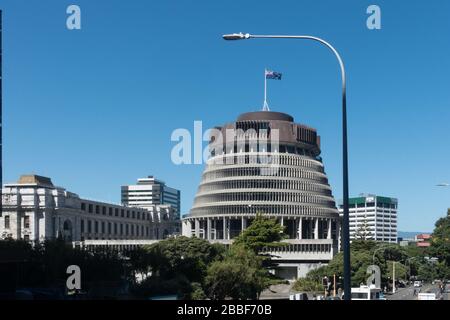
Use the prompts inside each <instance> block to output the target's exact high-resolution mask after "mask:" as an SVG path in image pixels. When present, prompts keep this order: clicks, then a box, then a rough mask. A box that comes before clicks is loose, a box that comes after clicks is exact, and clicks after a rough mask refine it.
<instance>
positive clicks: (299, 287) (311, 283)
mask: <svg viewBox="0 0 450 320" xmlns="http://www.w3.org/2000/svg"><path fill="white" fill-rule="evenodd" d="M292 289H293V290H294V291H304V292H323V290H324V288H323V285H322V283H320V282H318V281H315V280H313V279H309V278H300V279H298V280H297V281H296V282H295V283H294V285H293V286H292Z"/></svg>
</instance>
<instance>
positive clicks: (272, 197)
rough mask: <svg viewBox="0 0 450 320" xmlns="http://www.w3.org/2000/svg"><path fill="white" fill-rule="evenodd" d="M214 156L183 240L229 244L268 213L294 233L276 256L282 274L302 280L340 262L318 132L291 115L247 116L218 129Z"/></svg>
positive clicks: (186, 219)
mask: <svg viewBox="0 0 450 320" xmlns="http://www.w3.org/2000/svg"><path fill="white" fill-rule="evenodd" d="M230 133H231V134H232V135H230ZM209 151H210V155H211V157H210V159H209V160H208V161H207V163H206V168H205V169H204V172H203V175H202V180H201V182H200V185H199V187H198V191H197V194H196V197H195V200H194V204H193V207H192V209H191V211H190V213H189V214H188V215H185V216H184V218H183V223H182V230H183V234H184V235H186V236H196V237H200V238H204V239H208V240H210V241H212V242H221V243H225V244H226V243H230V242H231V241H232V239H233V238H234V237H236V236H237V235H239V233H240V232H241V231H242V230H244V229H245V228H246V227H247V226H249V225H250V224H251V223H252V220H253V219H254V217H255V215H256V214H262V215H264V216H267V217H271V218H276V219H277V220H278V221H279V223H280V224H282V225H283V226H284V227H285V233H286V234H287V235H288V239H286V240H285V241H286V242H288V243H289V245H288V246H286V247H282V248H278V249H276V250H274V251H273V252H272V253H273V254H274V255H275V256H276V257H275V258H274V259H275V260H277V263H278V269H277V270H275V272H276V273H277V274H278V275H279V276H281V277H284V278H287V279H293V278H297V277H302V276H304V275H306V273H307V272H308V271H309V270H311V269H314V268H316V267H318V266H320V265H323V264H326V263H328V262H329V261H330V260H331V259H332V258H333V256H334V254H335V253H337V251H338V248H339V246H338V241H339V239H338V235H339V231H338V230H339V213H338V210H337V208H336V204H335V200H334V198H333V195H332V191H331V187H330V185H329V184H328V179H327V176H326V174H325V170H324V166H323V163H322V159H321V157H320V153H321V150H320V137H319V136H318V135H317V132H316V130H315V129H313V128H310V127H308V126H305V125H302V124H298V123H295V122H294V119H293V117H292V116H290V115H288V114H285V113H281V112H272V111H257V112H248V113H244V114H242V115H240V116H239V117H238V119H237V120H236V121H235V122H232V123H228V124H225V125H223V126H221V127H216V128H215V130H213V131H212V133H211V136H210V143H209Z"/></svg>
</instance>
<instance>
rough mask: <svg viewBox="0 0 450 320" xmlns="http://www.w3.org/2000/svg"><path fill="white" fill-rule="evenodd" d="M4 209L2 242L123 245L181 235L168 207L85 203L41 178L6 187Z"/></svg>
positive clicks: (30, 177)
mask: <svg viewBox="0 0 450 320" xmlns="http://www.w3.org/2000/svg"><path fill="white" fill-rule="evenodd" d="M2 204H3V210H2V213H1V216H0V237H2V238H5V237H12V238H14V239H25V240H30V241H42V240H45V239H52V238H56V237H62V238H64V239H66V240H67V241H72V242H83V241H90V243H91V244H92V243H94V241H95V240H110V241H115V243H120V240H127V241H128V242H130V241H131V240H132V241H137V240H139V241H142V240H155V239H163V238H165V237H168V236H169V235H171V234H174V233H177V232H179V231H180V230H179V229H180V226H179V220H178V219H177V215H176V213H175V212H174V210H173V208H172V207H170V206H168V205H155V206H150V207H148V208H135V207H128V206H124V205H117V204H111V203H105V202H99V201H93V200H88V199H82V198H80V197H79V196H78V195H77V194H75V193H72V192H69V191H67V190H65V189H64V188H61V187H56V186H54V185H53V183H52V181H51V180H50V179H49V178H46V177H42V176H38V175H23V176H21V177H20V179H19V181H18V182H17V183H11V184H6V185H5V186H4V187H3V189H2ZM128 242H127V243H128Z"/></svg>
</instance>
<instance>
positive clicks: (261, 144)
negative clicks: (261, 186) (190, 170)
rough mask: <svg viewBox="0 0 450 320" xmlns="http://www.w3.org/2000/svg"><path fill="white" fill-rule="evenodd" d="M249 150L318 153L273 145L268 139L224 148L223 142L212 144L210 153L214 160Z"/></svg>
mask: <svg viewBox="0 0 450 320" xmlns="http://www.w3.org/2000/svg"><path fill="white" fill-rule="evenodd" d="M249 152H273V153H279V154H295V155H299V156H307V157H312V158H315V157H316V153H315V152H314V151H312V150H308V149H304V148H299V147H295V146H292V145H276V144H274V145H271V144H270V143H269V142H267V141H266V140H259V141H255V142H253V143H252V142H250V144H249V143H245V142H244V141H238V142H234V143H231V144H227V146H226V147H225V148H224V147H223V145H222V144H220V145H217V144H216V145H211V146H210V155H211V157H213V158H211V160H212V161H214V157H215V156H223V155H232V154H239V153H241V154H242V153H249Z"/></svg>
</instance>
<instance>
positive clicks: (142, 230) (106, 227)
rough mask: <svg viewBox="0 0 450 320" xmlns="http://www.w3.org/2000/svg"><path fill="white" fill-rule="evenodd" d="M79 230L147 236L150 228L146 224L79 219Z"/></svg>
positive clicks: (82, 231) (113, 234)
mask: <svg viewBox="0 0 450 320" xmlns="http://www.w3.org/2000/svg"><path fill="white" fill-rule="evenodd" d="M80 230H81V233H82V234H83V233H96V234H104V235H107V236H115V235H117V236H132V237H133V236H136V237H147V238H148V237H149V236H150V228H149V227H148V226H143V225H135V224H128V223H125V224H124V223H117V222H105V221H95V220H86V222H85V220H81V222H80Z"/></svg>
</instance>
